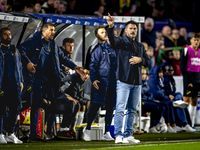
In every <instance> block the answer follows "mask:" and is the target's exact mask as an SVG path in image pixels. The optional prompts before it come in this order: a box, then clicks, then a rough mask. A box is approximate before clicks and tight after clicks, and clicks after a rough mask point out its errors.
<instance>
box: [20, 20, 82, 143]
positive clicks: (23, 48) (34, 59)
mask: <svg viewBox="0 0 200 150" xmlns="http://www.w3.org/2000/svg"><path fill="white" fill-rule="evenodd" d="M54 35H55V27H54V25H53V24H50V23H46V24H44V25H43V27H42V31H38V32H36V33H35V34H34V35H33V37H32V38H30V39H29V40H28V41H26V42H24V43H22V44H21V45H20V52H21V55H22V63H23V74H24V76H30V78H31V77H32V82H33V94H32V95H33V96H32V105H31V134H30V140H32V141H38V140H42V139H41V138H40V137H39V135H38V134H37V132H36V127H37V122H38V115H39V109H40V108H41V104H42V100H43V99H42V91H43V89H42V88H45V87H49V88H51V89H52V98H53V101H52V102H51V103H52V106H55V103H56V99H57V96H58V91H59V87H60V85H59V83H60V63H61V64H64V65H65V66H67V67H69V68H71V69H74V70H75V71H76V72H77V73H79V74H80V75H85V73H84V72H83V69H82V67H78V66H76V65H75V64H74V63H73V62H72V61H70V60H69V58H68V57H66V56H64V53H63V51H62V50H61V49H60V48H59V47H58V46H57V45H56V44H55V41H54V40H53V38H54Z"/></svg>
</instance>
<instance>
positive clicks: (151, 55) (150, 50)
mask: <svg viewBox="0 0 200 150" xmlns="http://www.w3.org/2000/svg"><path fill="white" fill-rule="evenodd" d="M147 55H148V57H149V58H150V63H149V65H148V68H149V70H150V69H151V68H152V67H153V66H154V64H155V58H154V48H153V47H152V46H148V49H147Z"/></svg>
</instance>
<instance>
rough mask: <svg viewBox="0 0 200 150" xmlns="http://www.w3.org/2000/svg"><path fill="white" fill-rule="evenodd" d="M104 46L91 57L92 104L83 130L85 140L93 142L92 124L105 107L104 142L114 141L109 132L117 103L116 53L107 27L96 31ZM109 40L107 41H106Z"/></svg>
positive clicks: (101, 27)
mask: <svg viewBox="0 0 200 150" xmlns="http://www.w3.org/2000/svg"><path fill="white" fill-rule="evenodd" d="M95 31H96V32H97V34H96V35H97V37H98V39H99V40H101V42H102V44H101V45H99V46H98V47H97V48H96V49H95V50H94V52H93V53H92V55H91V62H90V65H89V68H90V79H91V82H92V88H91V102H90V107H89V110H88V114H87V127H86V128H84V130H83V137H82V138H83V140H85V141H91V124H92V121H93V120H94V118H95V116H96V114H97V111H98V110H99V108H100V107H101V106H104V105H105V108H106V116H105V134H104V135H103V137H102V138H101V139H102V140H106V141H112V140H114V139H113V138H112V137H111V135H110V132H109V128H110V125H111V121H112V116H113V110H114V106H115V101H116V68H117V62H116V53H115V51H114V50H113V48H112V47H111V45H110V44H109V41H108V40H107V35H106V29H105V26H98V27H97V28H96V30H95ZM106 40H107V41H106Z"/></svg>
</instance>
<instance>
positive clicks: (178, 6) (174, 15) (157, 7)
mask: <svg viewBox="0 0 200 150" xmlns="http://www.w3.org/2000/svg"><path fill="white" fill-rule="evenodd" d="M192 4H196V2H195V1H192V2H183V1H180V0H176V1H173V2H171V1H169V0H140V1H139V0H29V1H26V2H24V1H22V0H1V1H0V10H1V11H24V12H34V13H55V14H83V15H96V16H98V17H102V15H107V13H108V12H109V13H110V14H111V15H115V16H116V15H122V16H138V15H139V16H145V17H152V18H154V19H156V20H163V19H169V18H170V19H173V20H176V21H191V20H192V18H193V17H194V14H192V13H193V12H194V11H195V10H194V7H192ZM185 9H187V10H188V11H187V12H186V11H184V10H185ZM192 9H193V12H192ZM144 10H145V11H144Z"/></svg>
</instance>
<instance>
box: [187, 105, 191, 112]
mask: <svg viewBox="0 0 200 150" xmlns="http://www.w3.org/2000/svg"><path fill="white" fill-rule="evenodd" d="M191 106H192V105H191V104H189V105H188V107H187V109H188V111H189V113H190V111H191Z"/></svg>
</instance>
